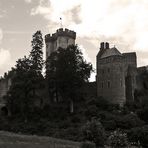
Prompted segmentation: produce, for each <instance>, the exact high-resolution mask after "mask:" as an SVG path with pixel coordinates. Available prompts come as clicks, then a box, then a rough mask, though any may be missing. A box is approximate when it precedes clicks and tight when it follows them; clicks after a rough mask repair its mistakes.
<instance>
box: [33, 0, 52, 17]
mask: <svg viewBox="0 0 148 148" xmlns="http://www.w3.org/2000/svg"><path fill="white" fill-rule="evenodd" d="M50 9H51V8H50V1H49V0H40V1H39V4H38V6H36V7H35V8H32V9H31V13H30V14H31V15H43V16H44V17H45V18H47V16H49V14H50V12H51V10H50Z"/></svg>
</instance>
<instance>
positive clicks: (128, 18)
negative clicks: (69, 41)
mask: <svg viewBox="0 0 148 148" xmlns="http://www.w3.org/2000/svg"><path fill="white" fill-rule="evenodd" d="M60 17H61V18H62V24H63V27H64V28H68V29H71V30H74V31H76V32H77V40H76V43H77V44H78V45H79V46H80V48H81V49H82V51H83V53H84V55H85V57H86V59H87V60H88V61H90V62H92V63H93V65H94V68H95V63H96V54H97V53H98V51H99V44H100V42H101V41H105V42H106V41H107V42H109V43H110V44H111V45H110V46H114V45H115V46H116V48H118V49H119V50H120V51H121V52H133V51H135V52H137V58H138V66H143V65H148V37H147V36H148V0H0V75H3V73H4V72H6V71H8V70H10V68H11V67H12V66H14V65H15V61H16V60H17V59H18V58H21V57H23V56H24V55H28V54H29V51H30V50H31V39H32V34H33V33H35V32H36V31H37V30H41V31H42V33H43V36H44V35H45V34H47V33H54V32H55V30H56V29H58V28H59V27H60V19H59V18H60Z"/></svg>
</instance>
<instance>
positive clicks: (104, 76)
mask: <svg viewBox="0 0 148 148" xmlns="http://www.w3.org/2000/svg"><path fill="white" fill-rule="evenodd" d="M97 96H103V97H105V98H106V99H108V101H110V102H111V103H115V104H123V103H124V102H125V100H126V96H125V76H124V63H123V59H122V57H120V56H114V57H108V58H104V59H101V60H99V61H98V64H97Z"/></svg>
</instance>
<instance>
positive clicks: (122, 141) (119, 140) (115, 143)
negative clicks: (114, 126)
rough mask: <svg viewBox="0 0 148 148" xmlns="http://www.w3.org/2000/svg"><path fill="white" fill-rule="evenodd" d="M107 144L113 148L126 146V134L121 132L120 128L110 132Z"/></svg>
mask: <svg viewBox="0 0 148 148" xmlns="http://www.w3.org/2000/svg"><path fill="white" fill-rule="evenodd" d="M108 144H109V146H111V147H114V148H119V147H127V146H128V145H129V144H128V140H127V134H126V133H123V132H121V131H120V130H116V131H114V132H112V133H111V135H110V136H109V137H108Z"/></svg>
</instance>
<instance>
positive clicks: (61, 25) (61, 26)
mask: <svg viewBox="0 0 148 148" xmlns="http://www.w3.org/2000/svg"><path fill="white" fill-rule="evenodd" d="M60 28H63V24H62V18H61V17H60Z"/></svg>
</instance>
